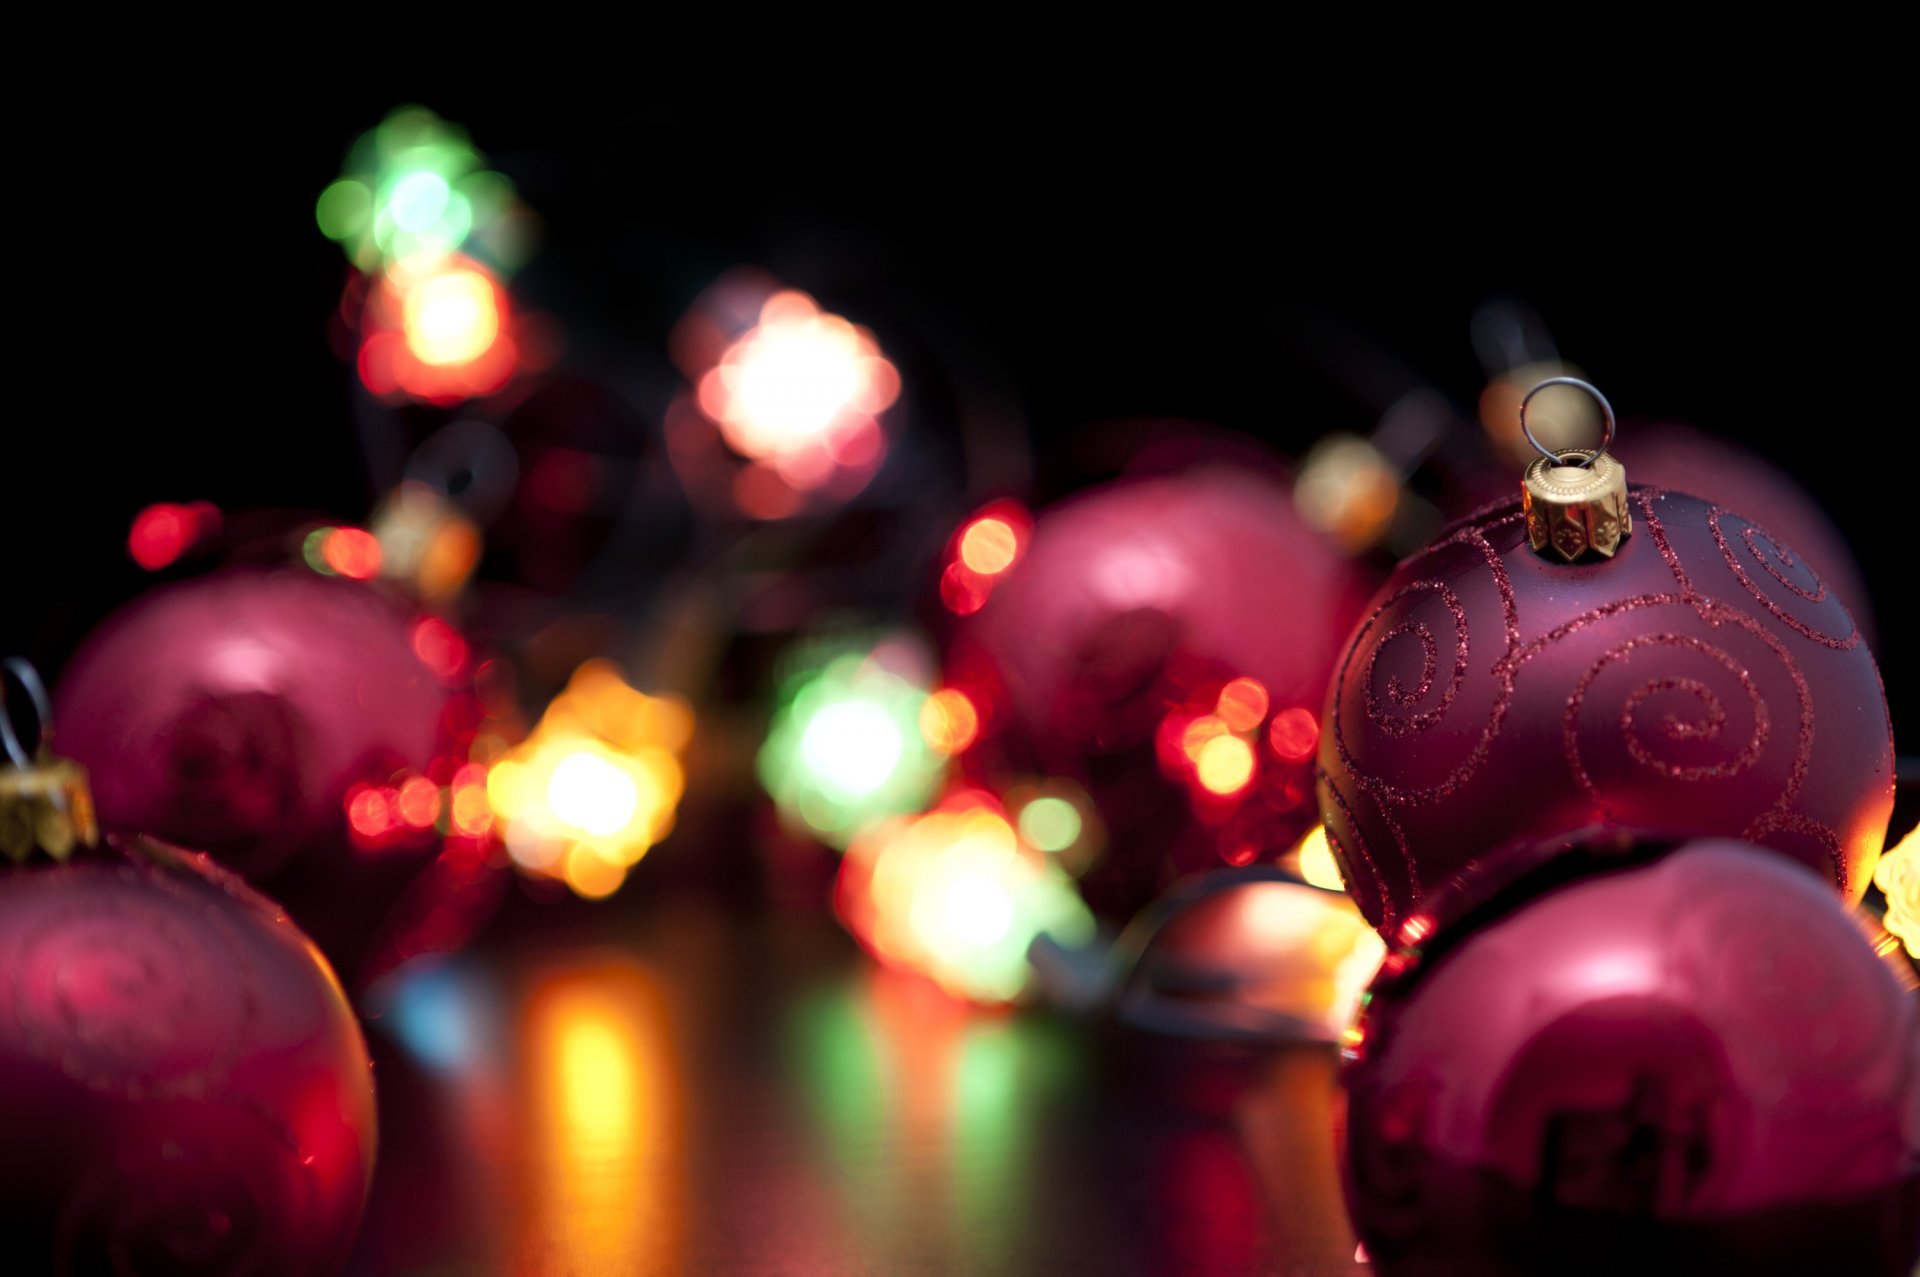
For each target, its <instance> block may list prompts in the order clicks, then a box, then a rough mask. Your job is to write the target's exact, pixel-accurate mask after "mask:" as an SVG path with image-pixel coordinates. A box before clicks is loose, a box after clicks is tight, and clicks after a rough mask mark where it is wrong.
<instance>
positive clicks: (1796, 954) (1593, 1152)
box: [1337, 839, 1920, 1277]
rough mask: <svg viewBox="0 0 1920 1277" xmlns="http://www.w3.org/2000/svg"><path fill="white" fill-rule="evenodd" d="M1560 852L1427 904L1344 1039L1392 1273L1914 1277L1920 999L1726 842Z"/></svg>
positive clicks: (1794, 881)
mask: <svg viewBox="0 0 1920 1277" xmlns="http://www.w3.org/2000/svg"><path fill="white" fill-rule="evenodd" d="M1555 850H1557V851H1558V854H1557V855H1553V856H1552V857H1551V858H1550V859H1548V860H1546V861H1545V862H1544V863H1534V864H1530V866H1529V868H1528V871H1527V872H1524V873H1507V872H1502V871H1500V870H1496V871H1494V873H1493V874H1491V875H1489V876H1490V877H1492V878H1495V879H1497V880H1499V881H1498V886H1497V887H1496V888H1495V889H1492V890H1478V891H1476V890H1471V889H1470V890H1469V892H1468V893H1466V896H1467V898H1466V899H1465V900H1464V901H1462V900H1461V899H1460V897H1459V895H1458V893H1456V895H1455V896H1454V897H1452V898H1450V899H1449V900H1448V902H1446V903H1443V904H1442V905H1440V906H1439V907H1438V908H1437V910H1436V912H1437V915H1438V916H1437V917H1434V918H1428V917H1425V916H1422V917H1418V918H1416V919H1414V920H1410V922H1409V924H1408V928H1407V935H1408V938H1409V943H1408V944H1407V945H1406V946H1404V947H1402V948H1401V949H1400V950H1398V951H1397V952H1395V953H1393V954H1390V955H1389V957H1388V959H1387V961H1386V963H1385V964H1384V965H1383V966H1382V968H1381V973H1380V974H1379V975H1378V976H1376V978H1375V981H1374V984H1373V987H1372V989H1371V990H1370V997H1369V998H1368V1000H1367V1002H1366V1003H1365V1004H1364V1006H1365V1009H1364V1010H1363V1012H1362V1013H1361V1016H1360V1018H1359V1020H1358V1021H1357V1023H1356V1024H1355V1026H1354V1028H1353V1029H1351V1030H1350V1031H1349V1034H1348V1039H1347V1041H1348V1046H1347V1048H1346V1051H1345V1057H1346V1058H1345V1063H1344V1066H1343V1069H1342V1078H1341V1081H1342V1088H1343V1093H1344V1105H1343V1108H1342V1109H1341V1111H1340V1117H1339V1118H1338V1119H1337V1130H1338V1131H1339V1134H1340V1140H1341V1170H1342V1175H1343V1178H1344V1181H1345V1188H1346V1193H1347V1202H1348V1209H1349V1212H1350V1214H1351V1216H1352V1219H1353V1223H1354V1227H1355V1231H1356V1232H1357V1233H1358V1235H1359V1236H1360V1238H1361V1240H1362V1242H1363V1244H1364V1245H1365V1247H1366V1249H1367V1252H1368V1254H1369V1256H1370V1257H1371V1259H1372V1262H1373V1266H1374V1271H1375V1272H1376V1273H1379V1274H1380V1275H1381V1277H1434V1275H1438V1274H1467V1273H1471V1274H1476V1275H1478V1277H1498V1275H1500V1274H1523V1273H1524V1274H1538V1273H1555V1274H1584V1273H1596V1274H1598V1273H1605V1274H1610V1275H1611V1274H1618V1273H1626V1272H1692V1273H1720V1272H1729V1273H1731V1272H1737V1273H1743V1274H1754V1275H1761V1274H1779V1275H1781V1277H1786V1275H1788V1274H1792V1275H1794V1277H1801V1275H1804V1274H1808V1273H1849V1274H1858V1275H1860V1277H1869V1275H1873V1277H1879V1275H1884V1277H1908V1275H1909V1274H1911V1273H1912V1272H1913V1271H1914V1268H1913V1265H1914V1263H1915V1261H1916V1260H1920V1006H1917V1005H1916V1004H1915V1003H1914V1002H1913V1000H1912V999H1911V998H1910V997H1908V996H1907V995H1906V994H1905V993H1904V992H1903V991H1902V989H1901V988H1900V986H1899V983H1898V981H1897V980H1896V979H1895V978H1894V977H1893V975H1892V973H1891V972H1889V971H1888V970H1887V969H1886V968H1885V967H1884V966H1882V964H1881V963H1880V961H1879V959H1878V958H1877V957H1876V956H1875V954H1874V952H1873V949H1872V946H1871V945H1870V944H1869V943H1868V942H1867V941H1866V939H1865V937H1864V936H1863V935H1862V933H1861V932H1860V930H1859V929H1858V926H1857V924H1856V923H1855V922H1854V920H1853V919H1852V918H1851V917H1849V915H1848V913H1847V911H1846V910H1845V908H1844V907H1843V906H1842V905H1841V904H1840V903H1839V901H1838V900H1836V899H1835V898H1834V896H1833V893H1832V892H1831V890H1829V889H1827V888H1826V887H1824V886H1823V885H1822V883H1821V881H1820V880H1819V879H1818V878H1816V877H1815V876H1813V875H1811V874H1809V873H1808V872H1806V870H1805V869H1803V868H1801V867H1800V866H1797V865H1794V864H1792V863H1790V862H1788V861H1786V860H1784V859H1782V858H1779V857H1775V856H1766V855H1761V854H1757V853H1756V852H1755V851H1754V850H1753V849H1752V848H1751V847H1749V846H1747V845H1745V844H1742V843H1738V842H1734V841H1731V840H1722V839H1703V840H1698V841H1693V842H1690V843H1682V844H1680V845H1678V846H1675V845H1674V844H1673V843H1671V842H1669V843H1665V844H1648V843H1642V844H1640V845H1638V846H1635V845H1634V844H1632V843H1631V841H1630V840H1627V839H1620V841H1619V844H1618V845H1617V846H1616V847H1614V848H1610V849H1609V848H1598V847H1588V848H1578V847H1576V848H1573V849H1571V850H1567V849H1555ZM1663 853H1664V854H1663ZM1508 868H1511V864H1509V866H1508ZM1483 885H1484V880H1483ZM1456 905H1457V907H1456Z"/></svg>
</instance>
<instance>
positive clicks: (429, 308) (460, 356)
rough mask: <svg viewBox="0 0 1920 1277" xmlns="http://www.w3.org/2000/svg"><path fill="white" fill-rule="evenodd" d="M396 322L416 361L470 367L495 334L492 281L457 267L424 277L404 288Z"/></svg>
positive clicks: (497, 329) (497, 320)
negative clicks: (398, 318)
mask: <svg viewBox="0 0 1920 1277" xmlns="http://www.w3.org/2000/svg"><path fill="white" fill-rule="evenodd" d="M401 323H402V325H403V327H404V329H405V332H406V337H407V347H408V349H410V350H411V351H412V352H413V355H414V358H416V359H418V360H419V361H420V362H421V363H423V364H436V365H443V364H464V363H470V362H472V361H473V360H475V359H478V358H479V357H480V356H481V355H483V354H485V353H486V352H487V350H488V348H489V347H491V346H492V345H493V343H494V341H495V340H496V339H497V338H498V337H499V336H500V308H499V304H498V303H497V301H496V300H495V292H494V284H493V281H492V280H490V279H488V278H487V277H486V276H485V275H483V274H481V273H480V272H479V271H477V270H471V269H463V268H453V269H449V270H446V271H442V272H438V273H435V274H432V275H428V276H426V277H425V278H423V279H421V280H419V281H418V282H416V283H414V284H412V285H411V286H409V287H408V288H407V289H406V290H405V293H404V297H403V301H402V318H401Z"/></svg>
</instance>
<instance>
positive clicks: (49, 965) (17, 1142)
mask: <svg viewBox="0 0 1920 1277" xmlns="http://www.w3.org/2000/svg"><path fill="white" fill-rule="evenodd" d="M371 1067H372V1066H371V1064H370V1063H369V1062H368V1059H367V1053H366V1046H365V1044H364V1042H363V1041H362V1040H361V1037H360V1031H359V1028H358V1027H357V1026H356V1025H355V1023H354V1019H353V1015H352V1013H351V1012H350V1011H349V1009H348V1007H347V1003H346V999H345V998H344V996H343V995H342V993H341V990H340V986H339V984H338V983H337V982H336V981H335V980H334V978H333V973H332V972H331V971H330V970H329V969H328V967H327V964H326V961H325V960H324V959H323V958H321V957H320V955H319V953H318V952H317V951H316V950H315V949H314V947H313V945H312V944H311V943H310V942H309V941H308V940H307V939H306V937H305V936H303V935H302V934H301V933H300V931H299V930H298V929H297V928H296V927H295V926H294V925H293V924H292V923H291V922H289V921H288V920H287V917H286V915H285V914H283V913H282V912H280V910H279V909H278V908H277V907H276V906H274V905H273V904H272V903H270V902H269V901H267V900H266V899H264V898H263V897H261V896H259V895H257V894H255V893H254V892H253V891H252V890H250V889H249V888H248V887H246V886H245V885H244V884H242V883H241V882H240V881H239V880H238V879H236V878H234V877H232V876H231V875H229V874H227V873H225V872H223V871H221V870H219V869H217V868H215V867H214V866H213V865H212V864H211V863H210V862H208V861H207V860H206V858H205V857H203V856H195V855H190V854H187V853H182V852H176V851H174V850H173V849H171V848H166V847H161V846H159V845H157V844H152V843H147V842H145V841H143V840H142V841H135V842H128V843H123V844H119V845H117V846H112V847H109V848H105V849H102V850H99V851H82V852H80V853H78V854H77V855H76V856H75V858H74V859H73V860H72V861H71V862H69V863H67V864H62V865H55V864H51V863H31V864H29V866H27V867H22V868H4V869H0V1255H4V1257H5V1260H4V1266H5V1267H6V1270H7V1271H8V1272H19V1273H56V1274H82V1273H85V1274H94V1273H112V1274H141V1275H142V1277H148V1275H164V1274H175V1273H195V1274H243V1273H244V1274H263V1273H273V1274H276V1277H308V1275H313V1277H319V1275H320V1274H328V1273H334V1272H338V1271H339V1269H340V1268H341V1266H342V1265H343V1264H344V1263H345V1261H346V1256H347V1252H348V1250H349V1248H350V1247H351V1245H352V1242H353V1236H354V1231H355V1229H356V1228H357V1227H358V1223H359V1218H360V1211H361V1207H362V1205H363V1203H364V1200H365V1197H366V1192H367V1185H368V1180H369V1176H370V1174H371V1172H372V1168H373V1154H374V1139H375V1125H374V1122H375V1118H374V1103H373V1084H372V1076H371V1073H370V1071H369V1070H370V1069H371Z"/></svg>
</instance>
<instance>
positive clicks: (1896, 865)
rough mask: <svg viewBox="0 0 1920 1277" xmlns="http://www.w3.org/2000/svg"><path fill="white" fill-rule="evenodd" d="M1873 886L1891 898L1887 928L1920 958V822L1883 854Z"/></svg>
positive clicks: (1875, 873)
mask: <svg viewBox="0 0 1920 1277" xmlns="http://www.w3.org/2000/svg"><path fill="white" fill-rule="evenodd" d="M1873 885H1874V886H1876V887H1878V888H1880V891H1881V894H1883V895H1885V896H1886V898H1887V917H1886V922H1885V925H1886V928H1887V931H1888V932H1889V933H1891V934H1893V935H1896V936H1899V937H1900V939H1901V940H1902V941H1903V942H1905V944H1906V946H1907V952H1908V953H1909V954H1911V955H1912V956H1913V957H1916V958H1920V825H1916V826H1915V827H1914V828H1912V829H1910V830H1908V831H1907V836H1906V837H1905V838H1902V839H1901V840H1900V841H1899V842H1898V843H1896V844H1895V845H1893V846H1891V847H1889V848H1887V849H1886V851H1884V852H1882V853H1881V855H1880V863H1879V864H1878V865H1877V866H1876V867H1875V868H1874V871H1873Z"/></svg>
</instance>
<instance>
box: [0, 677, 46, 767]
mask: <svg viewBox="0 0 1920 1277" xmlns="http://www.w3.org/2000/svg"><path fill="white" fill-rule="evenodd" d="M6 674H11V675H13V678H14V681H15V682H17V683H19V684H20V686H21V687H23V688H25V689H26V693H27V699H28V700H30V701H32V702H33V714H34V727H35V729H36V731H37V734H38V736H39V742H38V746H39V748H40V750H41V751H42V752H44V751H45V750H46V749H47V747H48V746H49V745H50V744H51V743H52V741H53V705H52V703H51V702H50V701H48V699H47V685H46V684H45V683H43V682H41V681H40V671H38V670H36V669H34V668H33V666H31V665H29V664H28V663H27V662H25V661H23V660H21V659H20V658H19V657H17V656H9V657H8V658H7V659H6V660H4V661H0V744H3V745H5V746H6V750H7V757H8V758H11V759H12V760H13V762H14V766H16V767H31V766H33V755H31V754H29V753H28V752H27V750H26V748H25V747H24V746H23V745H21V743H20V738H19V737H18V736H16V735H14V732H13V718H12V716H11V715H9V714H8V713H7V680H6V678H5V677H4V675H6Z"/></svg>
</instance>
